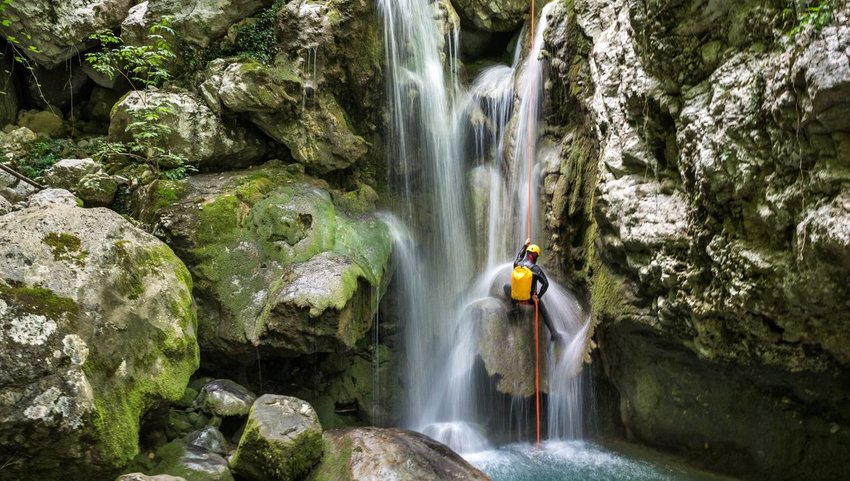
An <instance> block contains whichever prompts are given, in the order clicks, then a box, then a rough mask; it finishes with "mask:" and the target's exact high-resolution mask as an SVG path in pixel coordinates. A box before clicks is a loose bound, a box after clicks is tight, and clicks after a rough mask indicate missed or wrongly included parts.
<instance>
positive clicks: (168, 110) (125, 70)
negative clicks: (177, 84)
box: [86, 17, 194, 178]
mask: <svg viewBox="0 0 850 481" xmlns="http://www.w3.org/2000/svg"><path fill="white" fill-rule="evenodd" d="M166 35H169V36H174V30H173V29H172V28H171V19H170V18H169V17H163V18H162V19H161V20H160V21H159V23H156V24H154V25H153V26H151V27H150V29H149V31H148V37H147V38H148V43H146V44H145V45H126V44H125V43H124V41H123V40H122V39H121V38H120V37H118V36H116V35H115V34H114V33H113V32H112V31H110V30H101V31H99V32H97V33H95V34H93V35H92V36H91V37H90V38H91V39H93V40H97V41H99V42H100V44H101V45H102V46H103V50H102V51H101V52H94V53H88V54H86V60H87V61H88V62H89V64H90V65H91V66H92V68H94V69H95V70H96V71H98V72H100V73H102V74H103V75H106V76H107V77H109V78H110V79H111V78H115V77H117V76H121V77H123V78H124V79H126V80H127V81H128V82H129V83H130V85H131V86H132V88H133V90H136V91H137V92H138V96H139V99H140V105H138V106H135V107H133V108H130V109H128V110H127V114H128V115H129V116H130V122H129V123H128V124H127V127H126V128H125V129H124V130H125V132H127V133H128V134H129V136H130V139H131V140H130V141H128V142H100V143H98V145H97V149H96V151H97V152H96V156H98V157H100V158H101V159H103V158H113V157H127V158H130V159H131V160H133V161H136V162H144V163H148V164H150V165H151V166H152V167H153V168H154V170H155V171H156V172H157V174H159V175H161V176H163V177H165V178H177V177H185V176H186V175H187V174H188V173H189V172H190V171H192V170H193V169H194V168H193V167H192V166H190V165H188V164H187V160H186V158H185V157H183V156H182V155H179V154H176V153H174V152H172V151H171V150H170V149H168V148H167V147H165V145H166V140H167V139H168V136H169V135H170V134H171V132H172V129H171V126H169V125H168V124H167V123H166V122H163V119H164V118H165V117H167V116H169V115H173V114H174V113H175V111H176V106H175V105H174V103H172V102H170V101H167V100H163V99H162V98H159V97H154V96H152V95H151V92H153V90H154V89H155V88H156V87H158V86H160V85H162V84H163V83H164V82H166V81H168V80H170V79H171V74H170V73H169V71H168V64H169V63H170V62H171V61H172V60H174V58H175V57H176V55H175V54H174V51H173V49H172V47H171V45H170V43H169V42H168V39H167V38H166Z"/></svg>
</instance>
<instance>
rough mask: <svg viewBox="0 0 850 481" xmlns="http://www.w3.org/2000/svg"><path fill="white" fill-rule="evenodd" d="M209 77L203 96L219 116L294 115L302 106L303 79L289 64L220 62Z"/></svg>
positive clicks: (215, 65) (241, 61)
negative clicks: (227, 113) (236, 113)
mask: <svg viewBox="0 0 850 481" xmlns="http://www.w3.org/2000/svg"><path fill="white" fill-rule="evenodd" d="M207 77H208V78H207V80H206V81H205V82H204V83H202V84H201V87H200V91H201V95H202V96H203V97H204V100H205V101H206V102H207V105H209V106H210V108H211V109H213V110H214V111H216V112H221V111H222V110H223V109H227V110H228V111H231V112H280V111H284V110H287V111H290V112H291V111H294V110H295V107H296V105H298V104H300V99H301V94H302V91H301V90H302V85H301V78H300V76H299V75H297V74H296V73H295V71H294V70H293V69H292V67H291V66H288V65H286V64H277V65H273V66H269V65H264V64H262V63H260V62H258V61H256V60H238V61H232V60H228V59H217V60H215V61H213V62H210V66H209V67H208V69H207Z"/></svg>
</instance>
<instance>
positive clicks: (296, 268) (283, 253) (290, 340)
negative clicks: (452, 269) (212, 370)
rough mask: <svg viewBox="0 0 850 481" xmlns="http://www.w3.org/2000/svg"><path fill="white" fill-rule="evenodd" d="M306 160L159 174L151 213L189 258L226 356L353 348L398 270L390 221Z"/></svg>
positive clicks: (208, 334) (212, 339)
mask: <svg viewBox="0 0 850 481" xmlns="http://www.w3.org/2000/svg"><path fill="white" fill-rule="evenodd" d="M331 190H332V189H330V187H329V186H328V185H327V184H325V183H323V182H321V181H318V180H316V179H311V178H310V177H307V176H304V175H303V173H300V172H299V171H298V170H297V169H292V168H290V169H284V168H280V167H264V168H260V169H255V170H253V171H247V172H231V173H223V174H208V175H197V176H192V177H191V178H189V179H187V180H184V181H180V182H159V183H158V184H156V185H155V186H154V187H153V189H152V191H151V192H150V193H149V198H150V201H149V203H150V204H149V207H146V208H145V210H146V211H147V212H149V214H145V215H143V219H145V220H146V222H148V223H150V224H151V225H155V226H156V227H155V228H156V229H158V230H159V231H160V232H162V233H163V236H164V237H166V238H167V239H169V242H171V243H172V245H174V246H175V247H176V248H177V250H178V253H179V255H181V256H183V257H184V258H186V259H190V263H191V265H192V271H193V273H194V274H195V280H196V289H197V291H196V292H197V294H198V299H199V303H200V306H201V309H202V311H203V312H204V313H205V314H204V316H203V317H202V319H203V320H204V321H203V323H202V325H201V330H200V332H201V338H202V339H203V341H202V343H203V345H204V348H205V349H208V350H209V351H210V352H215V353H218V354H216V355H214V356H211V357H212V358H215V357H218V356H223V357H224V358H226V359H228V360H229V361H231V362H233V361H240V360H241V361H244V362H253V361H254V360H255V359H256V357H257V349H258V348H259V349H260V350H261V351H262V353H263V356H267V355H268V356H275V357H279V356H291V355H300V354H309V353H315V352H338V351H349V350H351V349H353V348H354V346H355V345H356V344H357V343H358V341H359V340H361V339H363V337H364V336H365V335H366V333H367V332H368V330H369V328H370V326H371V325H372V316H373V315H374V312H375V311H374V310H375V309H376V308H377V304H376V303H375V302H374V300H375V296H376V291H377V292H378V293H379V294H378V295H380V293H382V292H383V290H384V289H385V288H386V284H387V282H388V281H389V276H388V275H387V274H388V268H389V266H388V263H389V255H390V252H391V249H392V245H391V241H390V238H389V231H388V230H387V228H386V226H385V225H384V224H383V223H382V222H380V221H378V220H377V219H376V218H374V217H373V216H371V215H368V214H363V215H358V216H356V217H354V216H350V215H348V214H346V213H345V212H344V211H342V209H339V208H337V207H336V206H335V205H334V203H333V198H332V196H331V194H330V191H331Z"/></svg>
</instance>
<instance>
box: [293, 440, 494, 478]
mask: <svg viewBox="0 0 850 481" xmlns="http://www.w3.org/2000/svg"><path fill="white" fill-rule="evenodd" d="M323 438H324V441H325V446H326V451H325V456H324V457H323V458H322V462H321V463H320V464H319V466H317V467H316V470H315V471H314V473H313V474H312V475H311V477H310V478H308V479H310V480H319V479H348V480H352V481H368V480H374V479H394V480H398V481H462V480H464V481H467V480H468V481H487V480H489V479H490V478H488V477H487V476H486V475H485V474H484V473H482V472H481V471H479V470H478V469H476V468H475V467H473V466H472V465H471V464H469V463H468V462H467V461H466V460H464V459H463V458H462V457H460V456H459V455H458V454H456V453H455V452H454V451H452V450H451V449H449V448H448V447H447V446H445V445H443V444H440V443H438V442H436V441H434V440H433V439H431V438H429V437H427V436H424V435H422V434H419V433H416V432H413V431H407V430H404V429H398V428H391V429H379V428H351V429H334V430H331V431H327V432H326V433H325V434H324V436H323Z"/></svg>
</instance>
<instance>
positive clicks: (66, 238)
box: [41, 232, 89, 267]
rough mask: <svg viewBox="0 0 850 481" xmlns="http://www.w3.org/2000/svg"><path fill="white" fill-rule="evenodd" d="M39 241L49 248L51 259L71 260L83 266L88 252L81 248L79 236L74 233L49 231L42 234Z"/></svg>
mask: <svg viewBox="0 0 850 481" xmlns="http://www.w3.org/2000/svg"><path fill="white" fill-rule="evenodd" d="M41 242H43V243H44V244H45V245H47V246H48V247H49V248H50V252H51V253H52V254H53V260H56V261H60V262H72V263H74V264H76V265H78V266H80V267H85V265H86V258H88V256H89V253H88V252H87V251H84V250H83V249H82V246H81V243H80V238H79V237H77V236H75V235H74V234H68V233H64V232H61V233H59V232H51V233H49V234H47V235H46V236H44V237H43V238H42V239H41Z"/></svg>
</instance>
